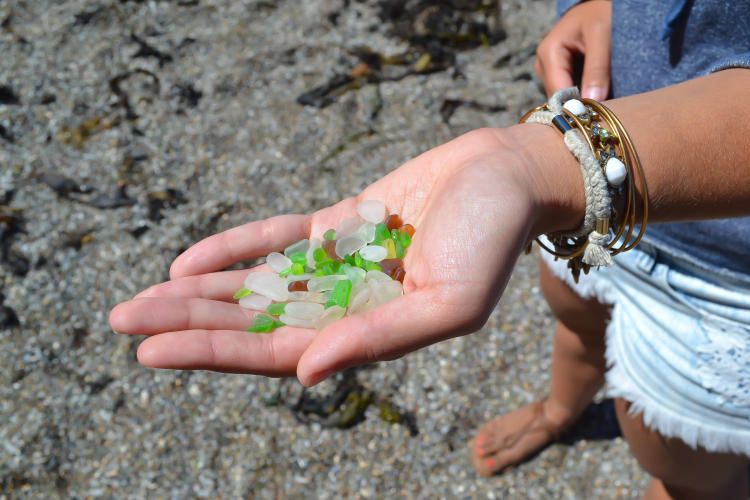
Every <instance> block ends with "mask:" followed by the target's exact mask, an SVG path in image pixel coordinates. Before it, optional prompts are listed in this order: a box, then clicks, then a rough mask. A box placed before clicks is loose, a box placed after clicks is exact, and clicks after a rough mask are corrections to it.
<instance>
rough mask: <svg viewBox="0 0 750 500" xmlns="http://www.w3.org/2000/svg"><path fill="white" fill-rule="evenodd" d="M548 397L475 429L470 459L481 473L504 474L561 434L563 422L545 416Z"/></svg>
mask: <svg viewBox="0 0 750 500" xmlns="http://www.w3.org/2000/svg"><path fill="white" fill-rule="evenodd" d="M546 406H547V400H546V399H545V400H543V401H537V402H535V403H531V404H530V405H527V406H524V407H522V408H519V409H517V410H515V411H512V412H510V413H507V414H505V415H502V416H500V417H497V418H495V419H493V420H491V421H490V422H488V423H487V424H485V425H484V427H482V428H481V429H479V432H477V434H476V436H475V437H474V440H473V442H472V444H471V462H472V465H473V466H474V469H475V470H476V471H477V473H479V474H481V475H482V476H493V475H495V474H504V473H506V472H508V471H509V470H511V469H513V467H515V466H516V465H518V464H519V463H521V462H523V461H524V460H526V459H528V458H530V457H532V456H533V455H534V454H536V453H538V452H539V451H541V450H542V449H544V448H545V447H547V446H548V445H549V444H551V443H552V442H553V441H557V440H558V439H559V437H560V429H561V425H562V423H558V422H554V421H553V420H552V419H550V418H549V417H548V415H549V411H548V410H547V409H546V408H545V407H546Z"/></svg>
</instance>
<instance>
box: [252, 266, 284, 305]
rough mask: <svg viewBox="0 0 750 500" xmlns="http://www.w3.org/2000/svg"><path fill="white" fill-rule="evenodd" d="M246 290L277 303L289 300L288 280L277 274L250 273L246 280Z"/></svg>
mask: <svg viewBox="0 0 750 500" xmlns="http://www.w3.org/2000/svg"><path fill="white" fill-rule="evenodd" d="M245 288H247V289H249V290H252V291H253V292H256V293H259V294H261V295H265V296H266V297H268V298H270V299H272V300H275V301H276V302H285V301H286V300H287V299H288V298H289V290H288V289H287V283H286V280H285V279H284V278H280V277H279V275H277V274H276V273H264V272H256V273H250V275H249V276H248V277H247V278H246V279H245Z"/></svg>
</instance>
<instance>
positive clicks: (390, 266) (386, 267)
mask: <svg viewBox="0 0 750 500" xmlns="http://www.w3.org/2000/svg"><path fill="white" fill-rule="evenodd" d="M398 267H404V261H403V260H401V259H388V260H384V261H382V262H381V263H380V268H381V269H382V270H383V272H384V273H385V274H387V275H388V276H393V272H394V271H395V270H396V268H398Z"/></svg>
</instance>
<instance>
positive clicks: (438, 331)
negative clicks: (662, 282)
mask: <svg viewBox="0 0 750 500" xmlns="http://www.w3.org/2000/svg"><path fill="white" fill-rule="evenodd" d="M510 142H511V141H509V140H508V138H507V137H505V136H504V131H502V130H493V131H488V130H484V131H477V132H473V133H470V134H467V135H465V136H462V137H460V138H459V139H456V140H454V141H452V142H449V143H447V144H445V145H443V146H440V147H438V148H436V149H433V150H431V151H429V152H427V153H425V154H423V155H421V156H419V157H418V158H415V159H413V160H411V161H409V162H408V163H406V164H405V165H403V166H402V167H400V168H398V169H397V170H395V171H393V172H392V173H390V174H389V175H387V176H386V177H384V178H382V179H381V180H379V181H377V182H375V183H374V184H373V185H371V186H369V187H368V188H367V189H365V190H364V191H363V192H362V193H361V194H360V195H359V196H358V197H356V198H349V199H346V200H344V201H342V202H340V203H338V204H336V205H334V206H333V207H330V208H327V209H324V210H320V211H318V212H316V213H314V214H312V215H285V216H279V217H273V218H271V219H267V220H263V221H258V222H253V223H250V224H246V225H244V226H240V227H237V228H234V229H230V230H228V231H225V232H223V233H220V234H217V235H214V236H211V237H209V238H207V239H205V240H203V241H201V242H199V243H197V244H196V245H194V246H193V247H191V248H190V249H188V250H187V251H186V252H185V253H183V254H182V255H180V256H179V257H178V258H177V259H176V260H175V262H174V263H173V264H172V268H171V270H170V276H171V277H172V280H171V281H169V282H166V283H162V284H160V285H156V286H153V287H151V288H149V289H148V290H146V291H144V292H142V293H140V294H138V295H137V296H136V297H135V298H134V299H133V300H131V301H129V302H126V303H123V304H120V305H118V306H117V307H116V308H115V309H114V310H113V311H112V313H111V315H110V324H111V326H112V328H113V330H115V331H117V332H121V333H129V334H145V335H149V336H150V338H148V339H146V340H145V341H144V342H143V343H142V344H141V346H140V348H139V350H138V359H139V361H140V362H141V363H142V364H144V365H145V366H151V367H158V368H174V369H208V370H215V371H223V372H237V373H256V374H263V375H270V376H289V375H291V374H293V373H295V372H296V373H297V375H298V377H299V378H300V381H301V382H302V383H303V384H305V385H311V384H315V383H318V382H319V381H320V380H322V379H324V378H326V377H327V376H330V375H331V374H332V373H335V372H337V371H340V370H343V369H345V368H347V367H349V366H353V365H357V364H364V363H372V362H375V361H382V360H388V359H395V358H398V357H401V356H403V355H404V354H406V353H408V352H412V351H414V350H417V349H419V348H421V347H424V346H427V345H430V344H433V343H435V342H439V341H441V340H444V339H447V338H451V337H455V336H458V335H464V334H467V333H471V332H473V331H476V330H478V329H479V328H481V327H482V326H483V325H484V323H485V321H486V320H487V318H488V316H489V314H490V313H491V311H492V309H493V308H494V306H495V304H496V303H497V300H498V299H499V297H500V295H501V293H502V290H503V289H504V287H505V284H506V282H507V280H508V278H509V276H510V272H511V270H512V268H513V265H514V264H515V261H516V258H517V257H518V255H519V254H520V252H521V251H522V249H523V248H525V246H526V245H527V244H528V242H529V241H531V240H532V239H533V236H535V235H534V234H531V227H532V224H533V223H534V222H535V221H534V217H533V216H534V215H535V211H534V210H535V206H534V200H535V197H534V196H533V194H534V193H533V192H532V189H531V187H530V186H532V185H533V183H531V182H527V181H528V179H524V178H523V173H524V171H527V170H528V168H527V166H525V165H524V164H523V161H520V160H521V158H520V157H519V155H518V154H516V153H515V151H514V150H513V149H512V148H510V147H509V143H510ZM511 146H512V144H511ZM375 202H382V203H375ZM385 207H387V208H388V209H390V210H391V211H392V213H393V214H398V217H400V219H401V220H395V219H392V220H391V223H390V224H386V222H388V221H387V220H386V221H385V222H383V221H384V218H385V217H386V216H387V214H386V213H385ZM404 222H408V223H409V224H410V225H411V226H413V228H416V232H413V230H403V231H400V230H399V228H402V227H404ZM389 225H390V226H393V227H389ZM331 228H336V229H335V230H333V231H331V230H330V229H331ZM393 229H395V230H396V231H395V232H394V231H392V230H393ZM285 249H286V250H285ZM341 255H344V256H348V257H349V258H350V259H362V261H363V262H361V263H358V262H356V261H355V262H353V263H350V262H347V259H346V258H345V257H344V258H342V257H341ZM263 256H268V260H267V263H266V264H263V265H261V266H258V267H256V268H253V269H251V270H249V271H248V270H244V271H225V272H220V270H221V269H224V268H226V267H228V266H230V265H232V264H234V263H235V262H239V261H243V260H247V259H253V258H258V257H263ZM342 260H343V262H344V263H343V264H340V262H341V261H342ZM365 261H367V262H368V263H369V264H366V263H365ZM336 262H338V263H339V264H337V265H336V266H334V265H333V263H336ZM312 263H314V265H310V264H312ZM368 265H369V266H370V268H369V269H368ZM326 266H329V267H330V269H329V270H326ZM372 266H378V267H379V269H378V268H375V267H372ZM334 267H337V268H338V269H336V270H335V271H334ZM363 273H364V277H363V276H362V274H363ZM371 273H372V274H371ZM378 273H381V274H382V277H381V278H382V279H383V280H387V281H383V282H382V283H375V284H374V285H373V286H368V283H369V282H370V281H371V280H372V279H375V278H377V277H378V276H379V275H378ZM404 273H405V274H404ZM316 274H317V275H316ZM263 275H265V276H263ZM401 281H403V295H402V294H401V293H402V290H401V284H400V282H401ZM247 284H250V285H251V286H249V287H246V288H249V289H250V291H251V292H256V293H250V294H246V295H245V296H238V297H237V298H233V297H234V296H235V293H236V292H237V291H238V290H240V289H241V288H243V286H246V285H247ZM259 286H260V288H258V287H259ZM396 288H398V290H397V289H396ZM258 292H260V293H258ZM243 293H245V292H242V293H240V294H239V295H242V294H243ZM324 299H325V300H324ZM238 300H239V304H238ZM331 301H332V303H331ZM292 303H294V304H295V305H292ZM343 304H345V307H344V305H343ZM326 305H328V307H326ZM290 307H291V309H289V308H290ZM321 308H322V310H321ZM260 310H264V312H260ZM350 310H352V311H353V312H354V313H353V314H348V313H349V311H350ZM259 314H263V315H264V316H261V317H260V318H259V319H258V320H257V322H256V319H255V318H256V316H258V315H259ZM280 323H284V324H285V325H286V326H281V324H280ZM292 325H295V326H292ZM248 327H250V328H251V329H253V330H254V331H253V332H247V331H246V329H247V328H248ZM310 327H313V328H310ZM315 327H318V328H321V329H322V331H320V332H318V331H317V330H316V329H314V328H315Z"/></svg>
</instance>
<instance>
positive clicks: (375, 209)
mask: <svg viewBox="0 0 750 500" xmlns="http://www.w3.org/2000/svg"><path fill="white" fill-rule="evenodd" d="M385 210H386V209H385V203H383V202H382V201H378V200H367V201H363V202H362V203H360V204H359V205H357V213H358V214H359V216H360V217H362V218H363V219H364V220H366V221H368V222H373V223H375V224H377V223H378V222H383V219H385Z"/></svg>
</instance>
